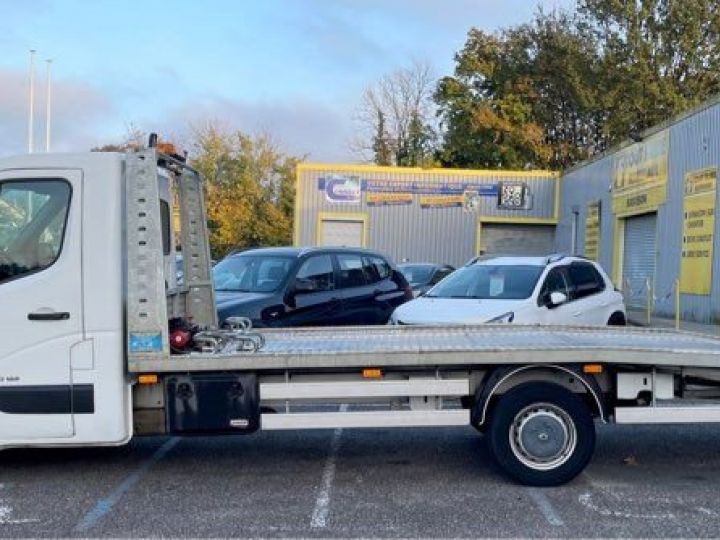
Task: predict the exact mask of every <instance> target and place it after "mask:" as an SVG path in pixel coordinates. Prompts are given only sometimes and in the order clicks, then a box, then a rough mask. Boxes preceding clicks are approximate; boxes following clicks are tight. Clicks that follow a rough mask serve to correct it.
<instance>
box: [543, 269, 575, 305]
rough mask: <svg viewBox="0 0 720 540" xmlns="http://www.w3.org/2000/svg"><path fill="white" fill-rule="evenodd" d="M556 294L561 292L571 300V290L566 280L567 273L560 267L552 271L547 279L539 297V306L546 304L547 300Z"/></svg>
mask: <svg viewBox="0 0 720 540" xmlns="http://www.w3.org/2000/svg"><path fill="white" fill-rule="evenodd" d="M554 292H561V293H563V294H564V295H565V296H567V297H568V298H570V290H569V287H568V284H567V281H566V280H565V272H563V269H562V268H560V267H555V268H553V269H552V270H550V271H549V272H548V274H547V276H546V277H545V283H543V286H542V289H541V291H540V296H539V297H538V304H539V305H542V304H543V303H545V302H546V298H547V297H548V296H549V295H550V294H551V293H554Z"/></svg>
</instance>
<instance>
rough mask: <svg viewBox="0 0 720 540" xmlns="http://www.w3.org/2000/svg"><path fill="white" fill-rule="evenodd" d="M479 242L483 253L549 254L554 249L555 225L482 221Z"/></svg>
mask: <svg viewBox="0 0 720 540" xmlns="http://www.w3.org/2000/svg"><path fill="white" fill-rule="evenodd" d="M480 244H481V246H482V247H481V249H482V252H483V253H482V254H484V255H524V256H537V255H549V254H550V253H553V252H554V251H555V226H554V225H518V224H508V223H483V224H482V226H481V228H480Z"/></svg>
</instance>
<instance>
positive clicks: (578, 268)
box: [390, 256, 625, 325]
mask: <svg viewBox="0 0 720 540" xmlns="http://www.w3.org/2000/svg"><path fill="white" fill-rule="evenodd" d="M390 322H391V323H392V324H478V323H519V324H568V325H607V324H609V325H624V324H625V304H624V302H623V296H622V293H620V292H619V291H618V290H617V289H615V287H614V286H613V284H612V282H611V281H610V278H609V277H608V276H607V274H606V273H605V272H604V271H603V269H602V268H601V267H600V266H599V265H598V264H596V263H594V262H592V261H589V260H587V259H584V258H581V257H567V256H550V257H496V258H489V259H488V258H486V259H483V260H474V261H472V262H471V263H469V264H467V265H466V266H464V267H462V268H460V269H459V270H456V271H455V272H453V273H452V274H451V275H450V276H448V277H447V278H446V279H444V280H443V281H441V282H440V283H439V284H438V285H436V286H435V287H433V288H432V289H430V291H428V292H427V293H426V294H425V295H424V296H421V297H420V298H416V299H415V300H413V301H411V302H408V303H407V304H404V305H402V306H400V307H399V308H398V309H396V310H395V312H394V313H393V315H392V317H391V319H390Z"/></svg>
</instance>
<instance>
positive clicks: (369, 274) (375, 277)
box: [362, 257, 383, 283]
mask: <svg viewBox="0 0 720 540" xmlns="http://www.w3.org/2000/svg"><path fill="white" fill-rule="evenodd" d="M362 260H363V272H364V273H365V279H366V280H367V282H368V283H378V282H379V281H382V279H383V278H381V277H380V274H379V273H378V271H377V268H375V265H374V264H373V262H372V260H371V259H370V257H363V258H362Z"/></svg>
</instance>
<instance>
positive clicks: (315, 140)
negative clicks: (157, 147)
mask: <svg viewBox="0 0 720 540" xmlns="http://www.w3.org/2000/svg"><path fill="white" fill-rule="evenodd" d="M163 118H177V119H180V120H179V121H174V120H171V121H169V122H166V123H165V124H164V125H162V124H161V126H162V129H163V131H162V132H163V133H168V134H173V135H175V136H176V137H178V138H179V139H180V140H187V132H188V131H189V129H190V128H191V127H192V126H195V127H201V126H204V125H206V124H207V123H208V122H210V123H213V124H215V125H217V126H219V127H221V128H223V129H225V130H236V129H237V130H241V131H243V132H245V133H252V134H267V135H269V136H270V137H271V138H272V140H273V141H275V142H276V144H278V145H279V147H280V148H281V149H282V150H284V151H285V152H288V153H290V154H293V155H297V156H307V157H308V159H311V160H313V161H329V162H345V161H357V159H358V158H357V156H355V155H354V154H353V153H352V151H351V150H350V146H349V140H350V137H351V136H352V121H351V119H350V118H349V117H348V116H347V115H346V114H345V113H344V112H338V111H337V110H335V109H333V108H331V107H328V106H326V105H324V104H322V103H317V102H314V101H310V100H307V99H299V98H298V99H293V98H289V99H287V100H282V101H281V100H273V101H242V100H229V99H206V100H202V101H195V102H192V103H187V104H186V105H184V106H183V107H182V108H181V109H178V110H176V111H174V112H169V113H164V114H163ZM143 124H144V125H149V124H148V122H144V123H143ZM153 125H157V124H153ZM183 134H184V135H183Z"/></svg>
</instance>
